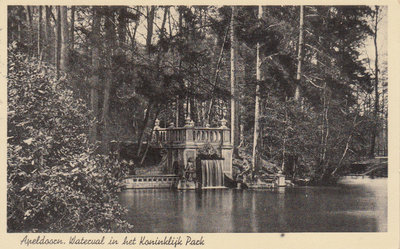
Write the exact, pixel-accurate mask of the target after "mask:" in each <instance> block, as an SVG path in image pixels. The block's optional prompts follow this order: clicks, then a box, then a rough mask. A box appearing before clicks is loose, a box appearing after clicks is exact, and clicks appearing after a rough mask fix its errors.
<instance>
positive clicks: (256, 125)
mask: <svg viewBox="0 0 400 249" xmlns="http://www.w3.org/2000/svg"><path fill="white" fill-rule="evenodd" d="M262 16H263V9H262V6H259V7H258V19H259V20H261V19H262ZM256 81H257V83H256V84H257V85H256V99H255V107H254V135H253V155H252V173H253V174H254V172H255V169H256V156H257V141H258V134H259V116H260V110H259V108H260V106H259V105H260V103H259V102H260V81H261V60H260V43H259V42H257V63H256Z"/></svg>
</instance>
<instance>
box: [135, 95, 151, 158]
mask: <svg viewBox="0 0 400 249" xmlns="http://www.w3.org/2000/svg"><path fill="white" fill-rule="evenodd" d="M152 107H153V103H152V102H149V103H148V105H147V108H146V114H145V117H144V120H143V124H142V127H140V133H139V138H138V146H139V147H138V150H137V152H136V156H137V157H139V156H140V152H141V150H142V146H143V145H142V142H143V137H144V133H145V130H146V127H147V123H148V122H149V117H150V112H151V109H152Z"/></svg>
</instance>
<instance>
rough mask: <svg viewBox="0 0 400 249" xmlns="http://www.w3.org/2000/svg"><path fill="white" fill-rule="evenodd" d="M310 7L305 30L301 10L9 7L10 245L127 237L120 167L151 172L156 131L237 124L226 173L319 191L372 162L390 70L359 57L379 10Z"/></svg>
mask: <svg viewBox="0 0 400 249" xmlns="http://www.w3.org/2000/svg"><path fill="white" fill-rule="evenodd" d="M303 7H304V13H303V19H304V22H303V24H302V26H301V27H300V21H299V20H300V16H301V14H300V13H302V12H301V11H300V6H263V7H261V8H258V6H236V7H232V6H218V7H217V6H71V7H67V6H9V7H8V44H9V46H10V47H11V48H12V49H10V50H9V55H8V56H9V58H8V59H9V61H8V68H9V72H8V77H9V83H8V84H9V85H8V86H9V87H8V100H9V113H8V229H9V231H118V230H121V231H127V230H129V225H128V224H126V223H125V222H124V221H123V218H122V217H123V209H122V208H121V207H120V206H119V205H118V204H117V202H116V199H115V195H114V193H115V191H116V190H117V189H118V186H117V182H118V179H119V178H120V177H121V176H122V175H123V172H124V169H120V168H119V167H120V166H119V164H118V162H117V161H116V160H115V158H118V157H126V158H129V159H132V160H133V161H134V163H135V165H136V166H146V165H145V164H155V161H157V160H146V157H147V158H148V157H153V158H151V159H154V158H156V157H155V154H156V152H155V151H154V150H152V148H151V143H150V140H151V138H152V132H153V127H154V124H155V121H156V119H159V121H160V122H159V125H160V126H161V127H169V126H170V125H173V126H179V127H181V126H183V125H184V124H185V121H186V120H185V119H186V118H190V119H192V120H193V121H194V123H195V125H196V126H207V125H210V126H211V127H216V126H219V125H220V121H221V120H222V119H226V120H231V115H237V116H238V117H237V120H238V124H237V125H236V127H235V130H234V132H235V133H236V132H237V133H240V136H237V137H240V143H238V141H237V140H239V139H236V140H235V141H236V143H237V146H235V155H234V157H235V158H234V168H235V175H241V176H243V175H244V174H250V173H252V174H253V175H254V174H257V173H258V174H264V173H265V172H267V173H268V172H277V171H280V170H283V172H284V173H285V174H286V175H287V176H288V177H291V178H293V179H296V178H302V179H304V178H307V179H312V180H313V182H314V183H316V184H325V183H331V182H334V180H335V179H336V177H337V176H338V175H339V173H340V171H341V170H343V168H345V167H346V165H348V164H350V163H351V162H353V161H356V160H360V159H362V158H364V157H366V156H370V157H372V156H374V155H373V154H374V151H375V150H376V148H375V147H377V146H376V145H375V140H376V141H378V138H377V130H378V129H381V130H383V133H384V132H385V129H386V131H387V98H386V97H385V94H386V87H387V70H386V67H387V64H386V61H385V58H384V57H383V58H382V59H381V64H379V67H381V66H383V67H381V68H380V69H379V68H378V65H375V68H374V69H375V73H373V70H372V69H371V67H370V65H369V59H368V60H366V59H365V58H364V59H362V54H361V51H362V49H363V46H365V41H366V39H367V38H368V37H371V36H374V37H375V38H376V36H377V32H378V31H377V30H378V28H377V23H375V26H374V22H373V20H376V21H378V19H379V18H378V17H379V16H380V15H381V14H382V12H379V7H378V6H377V7H376V8H375V9H373V8H371V7H369V6H303ZM233 9H235V10H236V12H234V11H233ZM381 9H384V8H383V7H382V8H381ZM260 10H261V11H260ZM261 12H262V13H263V14H262V15H261V17H260V18H259V15H258V14H259V13H261ZM300 30H302V31H304V32H303V43H302V44H301V45H302V46H300V39H299V37H300V32H299V31H300ZM66 31H67V32H66ZM232 31H235V32H232ZM375 45H376V44H375ZM15 47H17V48H18V52H17V50H16V49H15ZM375 48H376V49H377V46H375ZM376 52H377V53H378V52H379V54H385V51H378V50H376ZM257 54H259V55H260V61H261V63H259V64H256V57H257ZM35 58H36V59H35ZM300 62H301V63H300ZM299 65H301V67H299ZM231 66H232V67H231ZM256 71H257V72H260V74H259V77H260V78H259V79H258V78H257V77H256ZM378 72H379V74H378ZM379 75H380V78H379V77H378V76H379ZM231 85H233V88H234V89H235V92H236V95H235V96H232V95H231V90H232V89H231ZM256 86H259V106H260V108H259V111H258V112H257V113H256V111H255V102H256V101H255V99H256V98H255V97H256V89H257V87H256ZM298 89H299V93H300V98H299V99H296V98H295V92H297V90H298ZM374 91H375V94H374ZM237 93H239V94H237ZM232 99H234V100H235V101H236V103H237V107H236V108H235V109H236V111H235V112H230V110H232V109H233V108H231V100H232ZM380 101H382V102H380ZM89 110H90V112H89ZM256 116H258V119H257V120H259V128H260V129H259V130H260V131H259V133H258V134H259V135H258V136H256V139H255V140H254V130H255V128H254V127H255V124H256V123H257V122H255V119H256ZM235 122H236V121H235ZM171 123H172V124H171ZM228 126H229V124H228ZM239 127H240V129H239ZM371 134H372V136H371ZM235 137H236V134H235ZM380 139H381V140H382V142H383V143H382V144H383V145H384V144H385V143H386V145H387V135H386V137H385V135H384V136H382V137H381V138H380ZM89 141H90V142H89ZM254 141H258V143H257V147H256V152H257V153H255V154H256V156H255V157H257V158H256V160H253V159H254V158H253V157H252V152H253V148H252V147H253V144H255V143H254ZM123 143H125V144H129V148H128V146H126V147H125V148H121V147H123V146H120V145H121V144H123ZM97 148H98V150H96V149H97ZM94 151H96V152H100V153H102V154H103V155H98V154H96V153H94ZM110 151H116V152H117V154H113V157H112V158H110V157H108V156H104V155H107V154H108V153H109V152H110ZM118 152H119V154H118ZM371 152H372V153H371ZM202 153H203V154H205V155H207V156H210V155H215V153H214V152H213V151H211V150H209V148H207V147H205V148H203V149H202ZM158 156H159V155H158ZM114 157H115V158H114ZM252 161H254V162H258V163H256V164H258V165H257V167H258V168H257V169H256V171H258V172H251V171H252V170H251V167H252V166H253V165H251V164H252ZM151 166H153V165H151ZM255 168H256V167H255ZM260 172H261V173H260Z"/></svg>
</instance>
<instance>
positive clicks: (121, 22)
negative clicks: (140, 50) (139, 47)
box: [118, 6, 126, 47]
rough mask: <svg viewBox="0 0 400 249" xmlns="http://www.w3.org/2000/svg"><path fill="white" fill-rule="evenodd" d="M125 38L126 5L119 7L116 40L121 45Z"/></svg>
mask: <svg viewBox="0 0 400 249" xmlns="http://www.w3.org/2000/svg"><path fill="white" fill-rule="evenodd" d="M125 38H126V7H125V6H124V7H121V8H120V9H119V15H118V41H119V46H120V47H121V46H122V45H123V44H124V43H125Z"/></svg>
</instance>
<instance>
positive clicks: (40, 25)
mask: <svg viewBox="0 0 400 249" xmlns="http://www.w3.org/2000/svg"><path fill="white" fill-rule="evenodd" d="M42 19H43V8H42V6H39V21H38V35H37V37H38V39H37V54H38V58H39V60H40V61H42V32H43V31H42Z"/></svg>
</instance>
